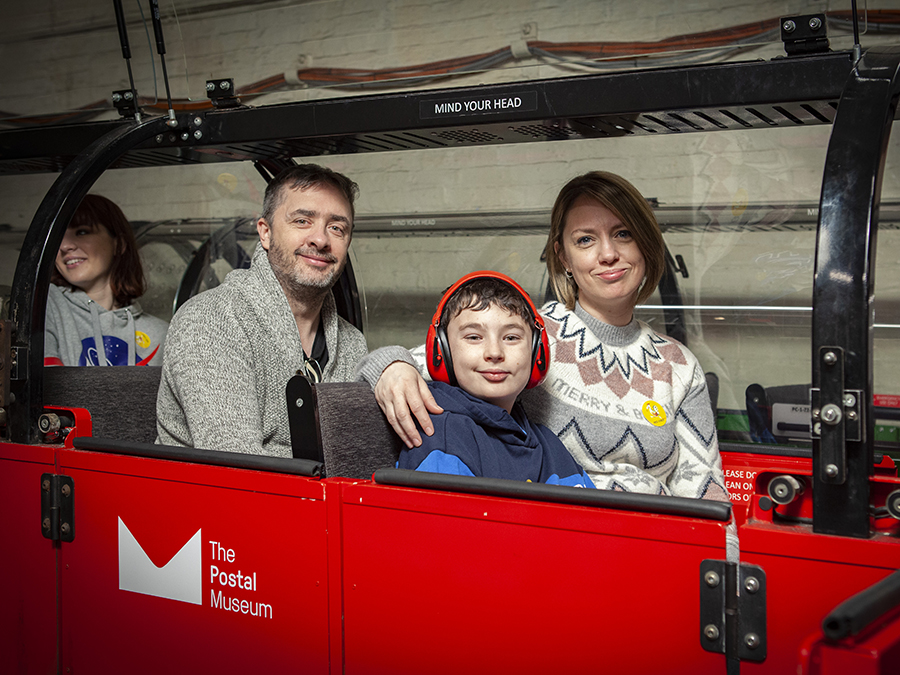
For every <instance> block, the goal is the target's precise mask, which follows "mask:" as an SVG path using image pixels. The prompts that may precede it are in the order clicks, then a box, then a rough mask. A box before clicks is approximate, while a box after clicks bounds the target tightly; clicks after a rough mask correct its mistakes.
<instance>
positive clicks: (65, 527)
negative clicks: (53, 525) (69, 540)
mask: <svg viewBox="0 0 900 675" xmlns="http://www.w3.org/2000/svg"><path fill="white" fill-rule="evenodd" d="M71 530H72V528H71V527H70V526H69V524H68V523H63V524H62V525H60V526H59V531H60V532H62V533H63V534H69V532H70V531H71Z"/></svg>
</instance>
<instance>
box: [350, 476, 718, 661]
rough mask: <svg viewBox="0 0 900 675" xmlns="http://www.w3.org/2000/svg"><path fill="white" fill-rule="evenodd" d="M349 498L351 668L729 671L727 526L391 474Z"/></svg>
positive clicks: (355, 490) (353, 488)
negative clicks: (707, 632)
mask: <svg viewBox="0 0 900 675" xmlns="http://www.w3.org/2000/svg"><path fill="white" fill-rule="evenodd" d="M343 497H344V507H343V510H342V511H343V535H344V537H343V547H344V569H343V588H344V616H345V624H344V658H345V661H344V662H345V668H346V672H347V673H348V674H352V673H365V674H366V675H372V674H375V673H421V672H424V671H427V672H429V673H466V672H468V673H472V672H477V673H498V672H516V673H542V674H543V673H550V672H666V673H691V674H694V673H698V672H724V670H725V659H724V656H722V655H719V654H712V653H709V652H706V651H704V650H703V649H702V648H701V645H700V626H699V595H700V593H699V584H700V572H699V570H700V562H701V561H702V560H704V559H707V558H713V559H723V558H724V554H725V552H724V538H725V535H724V525H723V524H722V523H716V522H711V521H701V520H695V519H687V518H677V517H669V516H659V515H651V514H637V513H631V512H624V511H613V510H606V509H592V508H586V507H576V506H562V505H554V504H541V503H536V502H526V501H520V500H511V499H499V498H491V497H479V496H472V495H449V494H444V493H436V492H430V491H425V490H411V489H404V488H391V487H384V486H377V485H356V486H346V487H345V488H344V491H343ZM332 505H333V504H332ZM426 664H427V665H426Z"/></svg>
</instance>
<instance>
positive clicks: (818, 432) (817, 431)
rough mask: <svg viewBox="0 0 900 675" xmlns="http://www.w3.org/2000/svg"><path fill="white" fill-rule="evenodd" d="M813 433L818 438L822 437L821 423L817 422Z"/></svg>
mask: <svg viewBox="0 0 900 675" xmlns="http://www.w3.org/2000/svg"><path fill="white" fill-rule="evenodd" d="M813 433H814V434H815V435H816V436H821V435H822V423H821V422H816V423H815V424H813Z"/></svg>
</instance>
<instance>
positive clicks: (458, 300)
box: [441, 277, 534, 330]
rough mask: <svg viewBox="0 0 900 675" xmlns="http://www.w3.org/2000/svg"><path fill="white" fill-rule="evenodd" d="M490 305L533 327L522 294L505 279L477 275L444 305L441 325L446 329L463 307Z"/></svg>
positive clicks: (529, 312)
mask: <svg viewBox="0 0 900 675" xmlns="http://www.w3.org/2000/svg"><path fill="white" fill-rule="evenodd" d="M491 305H496V306H497V307H502V308H503V309H505V310H506V311H507V312H509V313H510V314H512V315H514V316H520V317H522V318H523V319H524V320H525V323H526V324H527V325H528V326H529V327H531V328H532V329H533V328H534V317H533V316H532V314H531V308H530V307H529V306H528V302H527V301H526V300H525V298H523V297H522V294H521V293H519V291H517V290H516V289H515V288H513V287H512V286H510V285H509V284H508V283H506V282H505V281H501V280H500V279H492V278H490V277H479V278H478V279H473V280H472V281H470V282H468V283H467V284H464V285H462V286H460V287H459V288H458V289H457V290H456V293H454V294H453V296H452V297H451V298H450V299H449V300H447V304H446V305H444V311H443V312H442V313H441V326H442V327H443V328H444V329H445V330H446V328H447V325H448V324H449V323H450V321H451V320H452V319H453V318H454V317H456V316H459V314H460V313H461V312H462V311H463V310H464V309H471V310H474V311H476V312H480V311H481V310H484V309H487V308H488V307H490V306H491Z"/></svg>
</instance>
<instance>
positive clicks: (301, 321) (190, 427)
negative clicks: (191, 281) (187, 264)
mask: <svg viewBox="0 0 900 675" xmlns="http://www.w3.org/2000/svg"><path fill="white" fill-rule="evenodd" d="M358 192H359V188H358V187H357V185H356V183H354V182H353V181H351V180H350V179H349V178H347V177H346V176H343V175H341V174H339V173H336V172H334V171H331V170H330V169H326V168H323V167H320V166H317V165H314V164H304V165H301V166H296V167H292V168H290V169H287V170H285V171H283V172H282V173H281V174H279V175H278V176H277V177H276V178H275V180H273V181H272V183H271V184H269V186H268V188H267V189H266V195H265V200H264V203H263V213H262V217H261V218H260V219H259V220H258V221H257V224H256V229H257V231H258V232H259V244H257V246H256V251H255V253H254V255H253V260H252V262H251V265H250V269H247V270H234V271H233V272H231V273H230V274H229V275H228V276H227V277H226V278H225V281H224V282H223V283H222V285H220V286H218V287H217V288H214V289H212V290H210V291H207V292H205V293H201V294H200V295H198V296H197V297H195V298H192V299H191V300H190V301H189V302H187V303H185V305H184V306H183V307H182V308H181V309H180V310H178V312H177V313H176V315H175V316H174V317H173V319H172V323H171V325H170V327H169V332H168V335H167V336H166V351H165V357H164V360H163V370H162V378H161V381H160V385H159V396H158V399H157V404H156V415H157V431H158V433H159V436H158V438H157V443H163V444H166V445H184V446H188V447H195V448H205V449H210V450H227V451H230V452H244V453H252V454H265V455H274V456H279V457H291V456H292V453H291V439H290V429H289V427H288V421H287V408H286V405H287V404H286V402H285V386H286V385H287V382H288V380H289V379H290V378H291V377H292V376H293V375H294V374H295V373H304V374H307V376H309V377H310V378H311V379H314V380H315V379H321V380H324V381H350V380H352V379H353V371H354V368H355V366H356V364H357V362H358V361H359V360H360V359H361V358H362V357H363V356H365V355H366V342H365V339H364V338H363V336H362V334H361V333H360V332H359V331H358V330H356V329H355V328H354V327H353V326H351V325H350V324H349V323H348V322H347V321H345V320H344V319H342V318H340V317H339V316H338V315H337V312H336V310H335V305H334V297H333V296H332V294H331V288H332V286H334V284H335V283H336V282H337V280H338V278H339V277H340V275H341V272H342V271H343V269H344V265H346V263H347V251H348V248H349V246H350V238H351V235H352V230H353V217H354V210H353V201H354V198H355V196H356V194H357V193H358Z"/></svg>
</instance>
